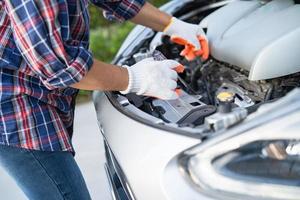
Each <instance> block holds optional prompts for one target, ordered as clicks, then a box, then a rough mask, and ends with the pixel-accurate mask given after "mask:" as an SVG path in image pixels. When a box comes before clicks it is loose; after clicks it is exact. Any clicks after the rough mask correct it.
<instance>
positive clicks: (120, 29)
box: [78, 0, 168, 102]
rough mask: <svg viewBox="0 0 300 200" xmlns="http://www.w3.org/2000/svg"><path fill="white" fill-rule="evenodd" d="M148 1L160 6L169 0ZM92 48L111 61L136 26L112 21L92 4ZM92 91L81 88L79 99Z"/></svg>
mask: <svg viewBox="0 0 300 200" xmlns="http://www.w3.org/2000/svg"><path fill="white" fill-rule="evenodd" d="M148 2H150V3H152V4H153V5H155V6H157V7H159V6H161V5H163V4H164V3H166V2H168V0H149V1H148ZM89 10H90V27H91V35H90V48H91V51H92V52H93V55H94V57H95V58H97V59H99V60H101V61H104V62H111V61H112V59H113V57H114V56H115V55H116V53H117V52H118V49H119V48H120V46H121V45H122V42H123V41H124V39H125V38H126V36H127V35H128V33H129V32H130V31H131V29H132V28H133V27H134V24H132V23H131V22H124V23H119V22H112V21H108V20H106V19H105V18H104V17H103V15H102V10H101V9H99V8H98V7H96V6H94V5H92V4H90V6H89ZM90 94H91V93H90V92H88V91H84V90H81V91H80V92H79V98H78V101H79V102H81V101H85V100H86V99H89V97H90Z"/></svg>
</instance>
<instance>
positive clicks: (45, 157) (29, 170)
mask: <svg viewBox="0 0 300 200" xmlns="http://www.w3.org/2000/svg"><path fill="white" fill-rule="evenodd" d="M0 165H2V166H3V167H4V169H5V170H6V171H7V172H8V173H9V174H10V175H11V176H12V177H13V178H14V180H15V181H16V182H17V184H18V185H19V187H20V188H21V189H22V190H23V192H24V193H25V195H26V196H27V197H28V198H29V199H30V200H41V199H42V200H48V199H49V200H63V199H68V200H77V199H78V200H90V199H91V197H90V195H89V192H88V189H87V187H86V184H85V181H84V179H83V176H82V174H81V172H80V169H79V167H78V165H77V163H76V162H75V160H74V157H73V155H72V153H70V152H44V151H34V150H27V149H21V148H15V147H9V146H4V145H0Z"/></svg>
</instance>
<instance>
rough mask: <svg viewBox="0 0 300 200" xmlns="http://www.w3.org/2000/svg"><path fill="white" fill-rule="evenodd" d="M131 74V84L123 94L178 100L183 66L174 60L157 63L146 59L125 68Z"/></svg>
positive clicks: (151, 59)
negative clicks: (179, 81)
mask: <svg viewBox="0 0 300 200" xmlns="http://www.w3.org/2000/svg"><path fill="white" fill-rule="evenodd" d="M125 67H126V68H127V70H128V74H129V84H128V88H127V89H126V90H125V91H121V93H122V94H128V93H136V94H137V95H145V96H151V97H156V98H159V99H164V100H171V99H177V98H178V95H177V93H176V87H177V78H178V74H177V72H176V71H175V70H176V68H177V69H179V70H180V69H182V67H183V66H182V65H181V64H179V63H178V62H176V61H174V60H163V61H155V60H154V59H153V58H147V59H144V60H142V61H140V62H138V63H136V64H134V65H133V66H131V67H128V66H125Z"/></svg>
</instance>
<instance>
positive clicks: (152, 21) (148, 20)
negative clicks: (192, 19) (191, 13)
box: [131, 3, 172, 31]
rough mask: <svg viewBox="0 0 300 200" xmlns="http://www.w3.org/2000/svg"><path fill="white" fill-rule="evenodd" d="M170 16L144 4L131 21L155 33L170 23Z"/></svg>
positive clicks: (148, 4)
mask: <svg viewBox="0 0 300 200" xmlns="http://www.w3.org/2000/svg"><path fill="white" fill-rule="evenodd" d="M171 18H172V16H171V15H169V14H167V13H165V12H162V11H160V10H159V9H158V8H156V7H154V6H152V5H151V4H150V3H146V4H145V5H144V6H143V7H142V9H141V10H140V12H139V13H138V14H137V15H136V16H135V17H134V18H132V19H131V21H132V22H133V23H136V24H140V25H143V26H146V27H149V28H152V29H154V30H156V31H163V30H164V28H165V27H166V26H168V24H169V23H170V20H171Z"/></svg>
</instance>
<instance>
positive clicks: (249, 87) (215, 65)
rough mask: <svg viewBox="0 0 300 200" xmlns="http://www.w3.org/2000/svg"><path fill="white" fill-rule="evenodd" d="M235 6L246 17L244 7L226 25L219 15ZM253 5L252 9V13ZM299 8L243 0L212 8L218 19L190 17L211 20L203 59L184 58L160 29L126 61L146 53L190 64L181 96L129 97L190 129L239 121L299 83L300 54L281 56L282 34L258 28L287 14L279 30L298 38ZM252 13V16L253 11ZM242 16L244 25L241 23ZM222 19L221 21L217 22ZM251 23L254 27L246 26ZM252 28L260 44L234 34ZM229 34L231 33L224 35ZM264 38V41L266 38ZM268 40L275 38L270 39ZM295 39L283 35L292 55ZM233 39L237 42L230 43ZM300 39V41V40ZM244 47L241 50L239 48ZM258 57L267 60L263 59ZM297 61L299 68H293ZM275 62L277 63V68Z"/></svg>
mask: <svg viewBox="0 0 300 200" xmlns="http://www.w3.org/2000/svg"><path fill="white" fill-rule="evenodd" d="M236 6H237V7H238V8H241V7H242V8H244V11H245V12H246V11H247V16H246V17H245V16H244V15H242V14H241V13H242V12H243V9H240V10H239V12H237V14H236V15H238V16H237V17H239V18H241V19H239V20H237V19H236V18H237V17H232V18H234V19H235V23H234V24H233V23H229V24H230V25H227V26H226V22H222V21H220V18H222V16H224V15H225V16H227V15H229V14H230V13H233V12H232V9H235V8H236ZM249 9H252V11H251V12H249ZM295 10H296V11H297V12H298V13H300V7H299V5H295V4H294V3H293V1H289V0H288V1H282V0H275V1H271V2H270V3H267V4H263V5H262V4H259V3H258V1H254V2H253V1H252V2H248V1H238V2H237V3H231V4H229V5H228V6H224V7H222V8H221V9H219V10H217V11H215V12H213V15H212V16H213V17H210V16H211V15H209V16H208V17H206V18H205V19H203V16H198V17H197V16H194V17H190V18H188V19H186V21H188V22H191V23H199V22H200V21H201V23H204V24H206V25H201V24H200V25H201V26H202V27H203V28H204V30H205V31H206V33H207V36H208V38H209V41H210V47H211V57H210V58H209V59H208V60H207V61H203V60H201V59H200V58H197V59H195V60H194V61H192V62H189V61H187V60H185V59H184V58H183V57H181V56H179V54H180V52H181V50H182V47H181V46H179V45H176V44H174V43H172V42H171V41H170V39H169V38H168V36H164V35H162V34H161V33H157V34H156V35H155V36H154V37H153V38H151V40H148V41H147V42H145V44H144V45H143V47H141V48H139V50H138V51H137V52H136V53H134V54H133V55H132V56H131V57H130V58H129V59H127V60H126V61H125V64H128V65H132V64H134V63H136V62H138V61H140V60H142V59H144V58H147V57H154V58H157V59H166V58H168V59H175V60H177V61H178V62H180V63H181V64H183V65H184V66H185V71H184V72H183V73H181V74H180V78H179V80H178V90H179V91H180V98H179V99H177V100H170V101H164V100H160V99H155V98H151V97H140V96H137V95H134V94H129V95H127V96H126V98H127V99H128V101H129V102H130V103H132V104H133V105H134V106H135V107H137V108H138V109H140V110H141V111H143V112H145V113H147V114H149V115H151V116H153V117H155V118H159V119H161V120H162V121H163V122H164V123H165V124H176V125H177V126H178V127H190V128H196V127H202V128H203V130H206V131H207V130H211V131H218V130H222V129H226V128H228V127H230V126H233V125H235V124H236V123H238V122H240V121H242V120H244V119H245V118H246V117H247V116H248V115H249V114H250V113H252V112H254V111H256V110H257V109H258V107H259V106H260V105H262V104H265V103H268V102H272V101H276V100H277V99H279V98H281V97H283V96H284V95H285V94H287V93H288V92H289V91H291V90H292V89H294V88H295V87H299V80H300V73H299V72H300V69H299V67H300V59H299V56H298V57H293V58H294V60H295V59H296V61H293V62H292V61H291V60H289V56H287V55H284V56H285V57H286V58H280V56H275V55H277V54H276V52H275V49H277V48H281V46H280V44H281V43H280V42H277V40H276V39H274V38H277V37H278V34H279V33H278V34H277V33H273V32H272V33H269V32H268V33H266V34H265V35H260V34H259V32H260V31H259V30H258V31H257V29H255V27H259V26H260V23H259V20H262V19H264V20H265V21H267V22H268V23H267V22H266V23H267V24H263V26H264V27H265V28H266V29H268V26H269V29H272V27H273V23H275V22H273V21H272V19H273V18H276V15H275V14H276V13H279V14H280V13H282V12H286V13H287V14H286V15H285V16H286V19H287V18H291V20H292V22H291V23H286V24H289V26H286V25H282V26H281V25H280V24H279V25H278V23H281V22H280V21H279V22H278V21H277V22H276V23H277V26H278V27H281V28H282V29H281V30H278V32H280V34H282V33H283V32H285V33H286V34H287V35H288V34H289V33H291V32H293V31H295V30H297V34H296V35H297V39H299V37H300V31H298V30H300V21H299V20H298V19H299V17H300V14H297V12H295ZM262 11H264V12H262ZM228 13H229V14H228ZM249 13H250V14H249ZM251 13H253V14H252V15H251ZM270 13H271V14H270ZM297 17H298V18H297ZM241 20H242V21H243V23H240V21H241ZM228 21H230V19H228ZM220 23H221V25H220V26H218V24H220ZM262 23H263V22H262ZM207 24H208V25H207ZM224 24H225V25H224ZM247 25H249V26H248V27H246V26H247ZM250 26H251V27H253V29H250V30H251V31H252V32H253V33H252V32H251V33H250V34H252V35H253V34H254V35H255V37H256V39H255V38H251V40H252V41H251V43H254V44H255V45H253V46H251V45H248V46H247V45H245V43H246V44H247V42H245V43H243V42H241V41H244V40H247V39H245V38H243V37H242V36H236V37H230V35H234V34H235V32H234V31H236V33H237V34H238V35H243V30H244V29H245V27H246V28H247V30H248V32H249V27H250ZM210 27H212V28H210ZM216 27H218V28H216ZM220 27H221V28H220ZM222 27H223V28H222ZM221 29H223V30H221ZM216 32H218V34H219V35H220V36H218V35H217V34H216ZM257 32H258V33H257ZM226 34H227V35H229V36H228V37H227V38H226V37H225V39H223V38H224V35H225V36H226ZM244 35H245V34H244ZM249 37H250V36H249ZM264 37H265V38H266V39H265V40H263V39H262V38H264ZM232 38H233V39H232ZM236 38H238V39H236ZM269 38H271V39H270V40H269ZM294 38H296V37H291V38H287V37H285V38H284V39H286V42H287V43H288V44H290V49H289V50H288V53H289V55H290V54H293V51H296V50H299V49H300V45H294V43H295V39H294ZM222 39H223V40H224V42H223V41H222ZM230 39H232V41H229V42H228V40H230ZM236 40H238V42H236ZM274 40H275V42H274ZM261 41H263V42H264V43H263V42H261ZM260 42H261V45H260ZM227 43H230V45H231V46H229V47H228V45H227ZM269 43H272V45H275V46H274V47H273V48H270V49H268V48H266V46H268V45H269ZM292 43H293V44H292ZM297 43H298V44H299V43H300V42H299V40H298V41H297ZM287 46H289V45H287ZM239 49H240V51H238V50H239ZM266 49H267V50H266ZM234 50H235V51H234ZM223 52H224V53H223ZM297 52H299V51H297ZM288 53H286V54H288ZM249 57H251V59H249ZM259 57H262V59H260V60H259V59H258V58H259ZM295 63H296V66H295V67H290V66H291V65H293V64H295ZM123 64H124V63H123ZM278 64H280V67H279V66H278ZM298 64H299V65H298ZM272 66H274V67H273V68H272ZM281 68H283V69H281ZM274 71H275V72H274ZM270 77H271V78H270Z"/></svg>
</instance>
